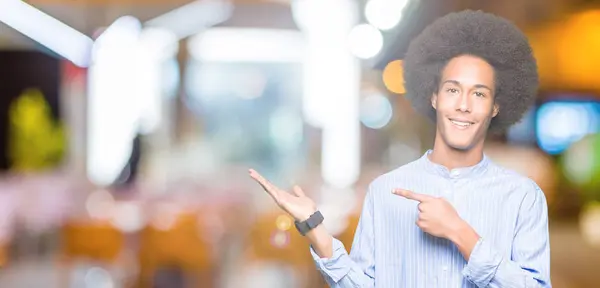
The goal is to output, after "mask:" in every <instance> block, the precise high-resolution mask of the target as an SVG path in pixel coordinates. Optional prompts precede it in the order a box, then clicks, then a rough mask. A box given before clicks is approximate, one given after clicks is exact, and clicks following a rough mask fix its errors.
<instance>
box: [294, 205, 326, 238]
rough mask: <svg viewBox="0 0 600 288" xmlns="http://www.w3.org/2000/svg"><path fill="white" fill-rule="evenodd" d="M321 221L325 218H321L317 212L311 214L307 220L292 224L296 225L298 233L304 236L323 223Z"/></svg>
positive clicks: (321, 215)
mask: <svg viewBox="0 0 600 288" xmlns="http://www.w3.org/2000/svg"><path fill="white" fill-rule="evenodd" d="M323 220H325V218H324V217H323V214H321V212H320V211H317V212H315V213H313V214H312V215H310V217H308V219H306V220H304V221H302V222H299V221H295V222H294V224H295V225H296V229H297V230H298V232H300V234H301V235H302V236H305V235H306V233H308V232H309V231H310V230H312V229H314V228H315V227H317V226H319V224H321V223H323Z"/></svg>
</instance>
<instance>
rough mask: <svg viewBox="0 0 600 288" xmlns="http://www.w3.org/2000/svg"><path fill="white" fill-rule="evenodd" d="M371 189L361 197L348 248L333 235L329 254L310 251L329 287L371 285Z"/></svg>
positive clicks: (373, 271)
mask: <svg viewBox="0 0 600 288" xmlns="http://www.w3.org/2000/svg"><path fill="white" fill-rule="evenodd" d="M371 194H372V193H371V189H369V192H368V193H367V195H366V197H365V201H364V204H363V209H362V213H361V216H360V220H359V222H358V227H357V228H356V233H355V235H354V241H353V243H352V251H351V252H350V255H348V253H347V252H346V249H345V247H344V244H342V242H341V241H339V240H338V239H335V238H333V256H332V257H331V258H321V257H319V255H317V253H316V252H315V251H314V249H313V248H312V247H311V248H310V251H311V254H312V256H313V259H314V261H315V264H316V266H317V269H318V270H319V271H320V272H321V274H322V275H323V277H324V278H325V281H327V283H328V284H329V286H330V287H332V288H350V287H352V288H354V287H361V288H369V287H375V256H374V255H375V246H374V237H373V199H372V197H373V196H372V195H371Z"/></svg>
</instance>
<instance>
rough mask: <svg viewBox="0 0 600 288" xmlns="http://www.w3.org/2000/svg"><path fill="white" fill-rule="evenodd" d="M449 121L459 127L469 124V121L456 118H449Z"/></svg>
mask: <svg viewBox="0 0 600 288" xmlns="http://www.w3.org/2000/svg"><path fill="white" fill-rule="evenodd" d="M450 122H452V123H453V124H454V125H457V126H460V127H469V126H471V124H473V123H471V122H462V121H457V120H450Z"/></svg>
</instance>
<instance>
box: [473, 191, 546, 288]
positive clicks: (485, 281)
mask: <svg viewBox="0 0 600 288" xmlns="http://www.w3.org/2000/svg"><path fill="white" fill-rule="evenodd" d="M533 186H534V189H532V191H531V192H530V193H527V194H526V195H525V197H524V199H523V201H522V203H521V207H520V209H519V216H518V218H517V225H516V231H515V236H514V238H513V249H512V253H511V259H505V258H504V257H503V256H502V255H501V254H500V253H498V251H497V250H496V249H495V248H494V247H492V244H491V243H490V242H488V241H486V239H483V238H482V239H479V241H478V242H477V244H476V245H475V247H474V248H473V251H472V252H471V256H470V257H469V262H468V263H467V266H466V267H465V268H464V270H463V275H464V276H465V277H466V278H467V279H468V280H469V281H471V282H472V283H474V284H475V285H477V287H481V288H483V287H491V288H500V287H524V288H529V287H542V288H550V287H552V286H551V284H550V241H549V236H548V205H547V203H546V197H545V196H544V193H543V192H542V190H541V189H540V188H539V187H538V186H537V185H536V184H535V183H533Z"/></svg>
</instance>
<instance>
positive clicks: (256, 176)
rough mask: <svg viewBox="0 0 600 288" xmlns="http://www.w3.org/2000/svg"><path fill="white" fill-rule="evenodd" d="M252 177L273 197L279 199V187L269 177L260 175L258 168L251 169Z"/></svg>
mask: <svg viewBox="0 0 600 288" xmlns="http://www.w3.org/2000/svg"><path fill="white" fill-rule="evenodd" d="M248 172H249V174H250V177H252V179H254V180H255V181H256V182H257V183H258V184H260V186H262V188H263V189H264V190H265V191H266V192H267V193H269V195H271V196H272V197H273V198H275V199H276V200H277V197H278V196H279V195H278V192H279V189H278V188H277V187H276V186H275V185H273V184H271V182H269V181H268V180H267V179H265V178H264V177H263V176H262V175H260V174H259V173H258V172H256V170H253V169H250V170H249V171H248Z"/></svg>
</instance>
